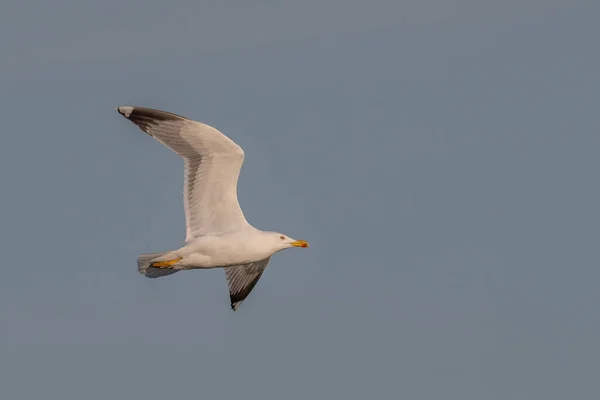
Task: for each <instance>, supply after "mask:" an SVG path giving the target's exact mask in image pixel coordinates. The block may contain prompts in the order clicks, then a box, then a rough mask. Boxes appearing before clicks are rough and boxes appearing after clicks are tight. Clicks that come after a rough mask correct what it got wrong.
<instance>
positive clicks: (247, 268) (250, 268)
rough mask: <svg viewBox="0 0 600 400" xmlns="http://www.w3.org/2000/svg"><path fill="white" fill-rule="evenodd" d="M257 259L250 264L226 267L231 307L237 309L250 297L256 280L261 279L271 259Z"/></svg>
mask: <svg viewBox="0 0 600 400" xmlns="http://www.w3.org/2000/svg"><path fill="white" fill-rule="evenodd" d="M270 258H271V257H268V258H265V259H264V260H260V261H256V262H253V263H248V264H241V265H234V266H232V267H226V268H224V269H225V275H226V276H227V284H228V285H229V299H230V300H231V309H232V310H233V311H235V310H237V309H238V307H239V306H240V304H242V302H243V301H244V300H245V299H246V297H248V295H249V294H250V292H251V291H252V289H254V286H255V285H256V282H258V280H259V279H260V276H261V275H262V273H263V271H264V270H265V268H267V264H268V263H269V259H270Z"/></svg>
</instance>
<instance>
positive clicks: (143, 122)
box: [117, 106, 248, 242]
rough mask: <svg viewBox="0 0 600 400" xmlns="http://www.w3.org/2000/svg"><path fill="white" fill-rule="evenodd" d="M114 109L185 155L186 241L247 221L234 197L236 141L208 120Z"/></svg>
mask: <svg viewBox="0 0 600 400" xmlns="http://www.w3.org/2000/svg"><path fill="white" fill-rule="evenodd" d="M117 111H118V112H119V113H120V114H121V115H123V116H124V117H125V118H127V119H128V120H130V121H131V122H133V123H134V124H136V125H137V126H138V127H139V128H140V129H141V130H143V131H144V132H146V133H147V134H149V135H150V136H152V137H153V138H154V139H156V140H157V141H159V142H160V143H162V144H163V145H165V146H166V147H168V148H169V149H171V150H173V151H174V152H175V153H177V154H178V155H180V156H181V157H182V158H183V159H184V161H185V162H184V167H185V180H184V196H183V202H184V208H185V217H186V218H185V220H186V242H190V241H191V240H193V239H194V238H196V237H198V236H202V235H207V234H214V233H223V232H231V231H236V230H239V229H241V228H242V227H243V226H245V225H247V224H248V223H247V221H246V219H245V217H244V214H243V212H242V209H241V208H240V205H239V202H238V198H237V182H238V178H239V174H240V169H241V167H242V163H243V162H244V151H243V150H242V149H241V147H240V146H238V145H237V144H236V143H235V142H234V141H232V140H231V139H229V138H228V137H227V136H225V135H224V134H223V133H221V132H219V131H218V130H217V129H215V128H213V127H211V126H209V125H206V124H203V123H201V122H198V121H193V120H191V119H188V118H185V117H182V116H179V115H176V114H172V113H168V112H166V111H160V110H154V109H151V108H144V107H131V106H122V107H118V108H117Z"/></svg>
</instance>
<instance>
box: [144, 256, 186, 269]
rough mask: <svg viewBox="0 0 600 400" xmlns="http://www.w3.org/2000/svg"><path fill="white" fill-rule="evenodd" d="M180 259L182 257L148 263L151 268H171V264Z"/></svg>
mask: <svg viewBox="0 0 600 400" xmlns="http://www.w3.org/2000/svg"><path fill="white" fill-rule="evenodd" d="M181 260H182V258H176V259H174V260H169V261H157V262H153V263H152V264H150V266H151V267H153V268H172V266H173V265H175V264H177V263H178V262H179V261H181Z"/></svg>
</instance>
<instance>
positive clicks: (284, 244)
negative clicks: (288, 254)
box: [268, 232, 309, 251]
mask: <svg viewBox="0 0 600 400" xmlns="http://www.w3.org/2000/svg"><path fill="white" fill-rule="evenodd" d="M268 235H269V241H271V242H272V243H273V247H275V248H276V249H277V251H280V250H284V249H289V248H291V247H309V245H308V242H307V241H305V240H296V239H292V238H291V237H289V236H288V235H284V234H283V233H279V232H268Z"/></svg>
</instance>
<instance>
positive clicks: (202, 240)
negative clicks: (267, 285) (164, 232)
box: [117, 106, 308, 310]
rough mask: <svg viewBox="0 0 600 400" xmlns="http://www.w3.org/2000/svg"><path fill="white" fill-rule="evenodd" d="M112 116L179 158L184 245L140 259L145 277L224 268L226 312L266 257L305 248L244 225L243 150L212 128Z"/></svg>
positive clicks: (150, 114) (155, 116) (134, 111)
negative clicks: (182, 171) (240, 197)
mask: <svg viewBox="0 0 600 400" xmlns="http://www.w3.org/2000/svg"><path fill="white" fill-rule="evenodd" d="M117 111H118V112H119V113H120V114H121V115H123V116H124V117H125V118H127V119H129V120H130V121H132V122H133V123H134V124H136V125H137V126H138V127H139V128H140V129H142V130H143V131H144V132H146V133H148V134H149V135H150V136H152V137H153V138H155V139H156V140H157V141H159V142H161V143H162V144H164V145H165V146H166V147H168V148H170V149H171V150H173V151H174V152H175V153H177V154H178V155H180V156H181V157H182V158H183V159H184V169H185V179H184V209H185V214H186V240H185V245H184V246H183V247H181V248H179V249H177V250H172V251H166V252H162V253H149V254H142V255H140V256H139V257H138V270H139V272H140V273H142V274H143V275H145V276H147V277H149V278H158V277H161V276H166V275H171V274H173V273H175V272H178V271H181V270H188V269H208V268H224V269H225V272H226V276H227V281H228V284H229V293H230V300H231V307H232V309H233V310H236V309H237V308H238V307H239V305H240V304H241V303H242V301H244V299H245V298H246V297H247V296H248V294H249V293H250V291H252V288H253V287H254V285H256V282H257V281H258V279H259V278H260V276H261V275H262V273H263V271H264V269H265V268H266V266H267V264H268V263H269V260H270V257H271V256H272V255H273V254H275V253H276V252H278V251H281V250H284V249H286V248H290V247H308V243H306V242H305V241H303V240H294V239H291V238H289V237H288V236H286V235H283V234H281V233H277V232H270V231H261V230H259V229H256V228H255V227H253V226H252V225H250V224H249V223H248V222H247V221H246V218H245V217H244V214H243V212H242V210H241V208H240V205H239V203H238V199H237V180H238V177H239V173H240V168H241V166H242V163H243V160H244V151H243V150H242V149H241V148H240V147H239V146H238V145H237V144H236V143H234V142H233V141H232V140H231V139H229V138H228V137H226V136H225V135H223V134H222V133H221V132H219V131H218V130H216V129H215V128H213V127H210V126H208V125H205V124H202V123H200V122H197V121H193V120H190V119H187V118H185V117H181V116H179V115H176V114H171V113H168V112H165V111H160V110H153V109H150V108H142V107H130V106H125V107H118V108H117Z"/></svg>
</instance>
